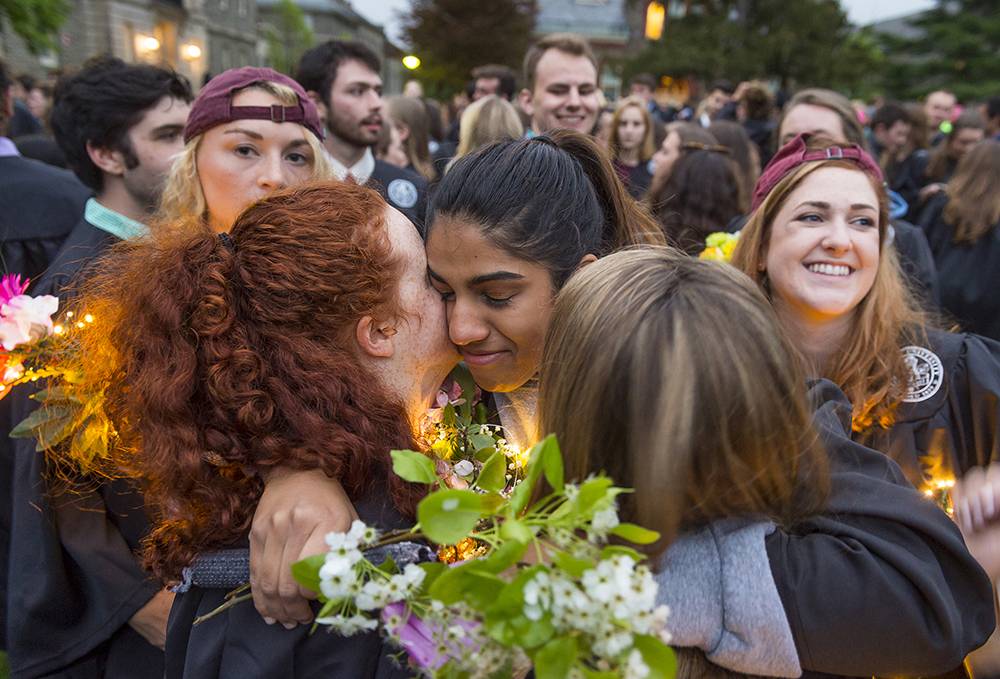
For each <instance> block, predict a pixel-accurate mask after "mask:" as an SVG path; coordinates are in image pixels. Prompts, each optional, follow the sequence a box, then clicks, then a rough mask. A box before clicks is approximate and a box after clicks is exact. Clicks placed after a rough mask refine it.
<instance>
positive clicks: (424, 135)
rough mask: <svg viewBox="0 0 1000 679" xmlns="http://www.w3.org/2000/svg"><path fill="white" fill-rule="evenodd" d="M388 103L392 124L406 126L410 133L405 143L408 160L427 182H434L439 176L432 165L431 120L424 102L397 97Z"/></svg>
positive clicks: (404, 147) (412, 98)
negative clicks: (430, 144)
mask: <svg viewBox="0 0 1000 679" xmlns="http://www.w3.org/2000/svg"><path fill="white" fill-rule="evenodd" d="M387 103H388V109H389V117H390V118H392V122H393V123H398V124H400V125H405V126H406V129H407V130H408V132H409V134H407V135H406V141H404V142H403V150H404V151H405V152H406V158H407V160H409V161H410V164H411V165H413V167H414V169H416V171H417V173H418V174H419V175H420V176H422V177H423V178H424V179H426V180H427V181H431V180H433V179H434V178H435V177H436V176H437V175H436V173H435V172H434V165H433V164H432V163H431V151H430V146H429V140H430V120H429V118H428V116H427V109H426V108H425V107H424V104H423V102H422V101H420V100H419V99H416V98H414V97H401V96H396V97H389V99H388V101H387Z"/></svg>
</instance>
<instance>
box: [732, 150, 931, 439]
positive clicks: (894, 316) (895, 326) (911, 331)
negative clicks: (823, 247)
mask: <svg viewBox="0 0 1000 679" xmlns="http://www.w3.org/2000/svg"><path fill="white" fill-rule="evenodd" d="M831 146H836V144H834V143H832V142H830V141H828V140H824V139H812V140H810V141H809V148H810V150H814V149H824V148H828V147H831ZM829 167H840V168H846V169H850V170H855V171H857V172H862V170H861V169H860V168H859V167H858V166H857V165H855V164H854V163H852V162H850V161H847V160H822V161H816V162H811V163H805V164H803V165H800V166H798V167H797V168H795V169H794V170H792V171H791V172H789V173H788V174H787V175H786V176H785V177H783V178H782V179H781V181H779V182H778V184H777V185H776V186H775V187H774V188H773V189H772V190H771V192H770V193H769V194H767V197H765V198H764V201H763V202H762V203H761V204H760V206H759V207H758V208H757V209H756V210H755V211H754V213H753V214H752V215H751V216H750V219H749V220H747V223H746V225H745V226H744V227H743V230H742V231H741V232H740V239H739V243H738V244H737V246H736V250H735V251H734V252H733V258H732V264H733V265H734V266H735V267H736V268H737V269H739V270H740V271H742V272H743V273H745V274H746V275H747V276H749V277H750V279H751V280H753V281H754V282H755V283H757V285H758V286H760V288H761V290H763V291H764V293H765V294H766V295H768V297H771V294H772V293H771V290H770V286H769V283H768V279H767V272H766V270H764V269H763V268H762V267H763V263H764V262H765V261H766V259H767V248H768V245H769V243H770V237H771V227H772V226H773V224H774V219H775V217H776V216H777V214H778V211H779V210H780V209H781V207H782V206H783V205H784V204H785V201H786V200H787V199H788V196H789V195H790V194H791V193H792V191H794V190H795V188H796V187H798V186H799V184H801V183H802V182H803V180H805V178H806V177H808V176H809V175H811V174H812V173H813V172H816V171H817V170H820V169H823V168H829ZM865 175H866V176H868V178H869V180H870V181H871V184H872V188H873V189H874V190H875V194H876V195H877V196H878V207H879V219H878V229H879V242H880V243H881V244H882V246H881V247H880V248H879V261H878V271H877V272H876V274H875V282H874V283H873V284H872V289H871V290H869V291H868V294H867V295H865V297H864V299H862V300H861V302H860V303H859V304H858V307H857V309H856V310H855V312H854V318H853V320H852V324H851V329H850V330H849V332H848V335H847V339H846V340H845V343H844V345H843V346H841V347H840V348H839V350H838V351H836V352H835V353H834V354H833V355H832V356H831V358H830V360H829V363H828V364H827V365H825V366H809V367H810V368H811V369H812V370H813V371H815V372H817V373H818V376H820V377H826V378H828V379H830V380H833V381H834V382H835V383H836V384H837V385H839V386H840V388H841V389H842V390H843V391H844V393H845V394H847V397H848V398H849V399H850V401H851V403H852V404H854V411H853V418H852V419H853V427H854V430H855V431H858V432H863V431H866V430H868V429H870V428H871V427H872V426H874V425H876V424H877V425H880V426H882V427H886V428H888V427H890V426H892V423H893V421H894V419H895V409H896V407H897V406H898V405H899V403H900V402H901V401H902V398H903V396H905V394H906V389H907V385H908V384H909V380H910V372H909V370H908V368H907V367H906V363H905V361H904V360H903V354H902V348H903V347H904V346H906V345H908V344H911V343H913V342H914V341H918V340H919V339H920V333H922V332H923V328H924V325H925V323H926V318H925V317H924V315H923V313H922V312H921V311H920V310H919V308H918V306H917V304H916V302H915V301H914V298H913V295H912V293H911V292H910V290H909V288H907V285H906V283H905V282H904V280H903V277H902V274H901V272H900V269H899V262H898V260H897V258H896V251H895V248H892V247H888V241H887V235H888V230H889V199H888V196H887V195H886V192H885V189H884V188H883V187H882V184H881V182H879V181H878V180H877V179H876V178H874V177H872V176H870V175H868V174H867V173H865ZM799 358H800V360H801V361H803V364H805V363H806V362H805V358H804V357H803V356H801V354H800V356H799Z"/></svg>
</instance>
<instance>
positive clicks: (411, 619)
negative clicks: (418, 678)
mask: <svg viewBox="0 0 1000 679" xmlns="http://www.w3.org/2000/svg"><path fill="white" fill-rule="evenodd" d="M393 617H398V618H400V619H402V621H403V622H402V623H400V624H399V626H398V627H396V628H395V629H390V630H389V633H390V634H391V635H393V636H394V637H396V639H397V640H398V641H399V644H400V645H401V646H402V647H403V650H405V651H406V654H407V655H408V656H409V657H410V660H411V661H412V662H413V663H414V664H415V665H417V666H418V667H421V668H424V669H428V670H431V671H435V670H438V669H440V668H441V666H442V665H444V664H445V663H447V662H448V661H449V660H451V657H450V655H448V654H439V653H438V650H437V649H438V646H439V645H440V642H441V641H442V640H443V639H444V638H445V637H446V632H445V630H444V629H442V628H441V626H440V625H436V624H433V623H431V624H428V623H425V622H424V621H423V620H421V619H420V618H418V617H417V616H415V615H413V614H412V613H409V612H408V611H407V610H406V605H405V604H403V603H401V602H400V603H394V604H389V605H388V606H386V607H385V608H383V609H382V622H384V623H388V622H389V620H390V619H391V618H393ZM457 623H458V626H459V628H460V629H462V630H464V631H465V632H473V631H475V630H476V629H478V628H479V625H478V624H477V623H475V622H472V621H471V620H458V621H457ZM444 643H445V646H446V647H447V648H448V651H449V653H450V654H452V655H458V654H461V653H467V652H468V651H470V650H472V647H473V646H474V644H475V642H474V641H473V640H472V638H471V635H469V634H464V635H463V637H462V638H461V639H460V640H458V641H457V643H455V642H452V643H448V642H447V641H445V642H444Z"/></svg>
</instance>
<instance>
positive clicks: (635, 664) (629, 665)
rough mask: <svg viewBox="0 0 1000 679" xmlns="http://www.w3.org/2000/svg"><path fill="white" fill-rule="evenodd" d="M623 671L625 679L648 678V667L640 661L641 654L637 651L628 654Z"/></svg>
mask: <svg viewBox="0 0 1000 679" xmlns="http://www.w3.org/2000/svg"><path fill="white" fill-rule="evenodd" d="M623 669H624V676H625V679H645V678H646V677H648V676H649V666H648V665H647V664H646V663H645V661H644V660H643V659H642V654H641V653H639V651H632V652H631V653H629V654H628V660H626V661H625V667H624V668H623Z"/></svg>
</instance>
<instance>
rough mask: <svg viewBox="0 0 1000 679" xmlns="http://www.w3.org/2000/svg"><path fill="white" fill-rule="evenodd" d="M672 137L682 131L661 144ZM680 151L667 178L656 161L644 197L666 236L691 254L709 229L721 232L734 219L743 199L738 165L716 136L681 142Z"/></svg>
mask: <svg viewBox="0 0 1000 679" xmlns="http://www.w3.org/2000/svg"><path fill="white" fill-rule="evenodd" d="M705 134H708V133H707V132H706V133H705ZM672 137H677V138H679V137H680V135H679V134H678V133H677V132H675V131H671V132H670V133H669V134H668V135H667V141H665V142H664V146H666V145H667V144H668V143H669V141H670V139H671V138H672ZM678 151H679V153H678V156H677V158H676V159H674V160H673V161H672V162H671V163H670V169H669V174H668V175H667V176H666V179H665V180H664V179H662V177H663V174H662V173H661V169H660V167H661V161H660V160H659V159H658V160H657V161H656V163H657V165H656V173H655V176H654V179H653V186H652V187H651V188H650V190H649V193H648V194H647V196H646V201H647V202H648V203H649V205H650V208H651V209H652V211H653V214H654V215H655V216H656V219H657V220H658V221H659V223H660V226H661V227H662V228H663V231H664V233H665V234H666V236H667V241H668V242H669V243H670V244H671V245H674V246H676V247H678V248H680V249H681V250H683V251H685V252H687V253H688V254H691V255H695V254H698V253H699V252H701V251H702V250H703V249H704V247H705V238H706V237H707V236H708V235H709V234H710V233H712V232H714V231H724V230H725V229H726V227H727V226H728V225H729V222H731V221H732V220H733V218H735V217H738V216H740V215H741V214H743V204H744V202H745V199H744V196H743V192H742V190H741V188H742V186H741V182H740V175H739V170H738V169H737V166H736V164H735V163H734V162H733V161H732V159H731V158H730V155H729V149H728V148H727V147H725V146H722V145H720V144H719V143H717V142H715V141H713V142H712V143H710V144H707V143H704V142H700V141H682V142H681V143H680V148H679V150H678Z"/></svg>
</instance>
